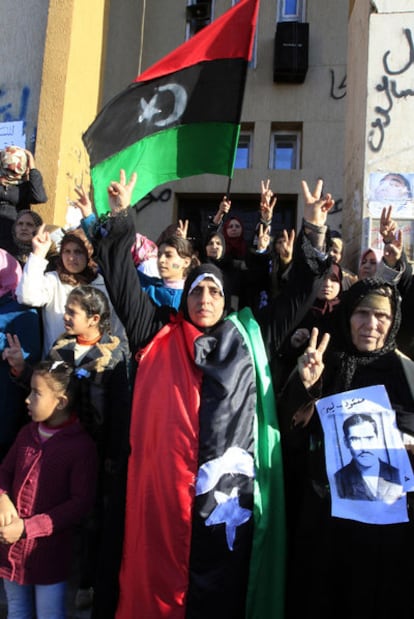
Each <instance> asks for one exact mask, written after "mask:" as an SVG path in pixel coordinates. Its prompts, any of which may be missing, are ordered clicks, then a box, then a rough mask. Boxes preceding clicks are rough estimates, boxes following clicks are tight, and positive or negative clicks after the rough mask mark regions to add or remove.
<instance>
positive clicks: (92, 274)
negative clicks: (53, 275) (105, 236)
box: [56, 228, 98, 286]
mask: <svg viewBox="0 0 414 619" xmlns="http://www.w3.org/2000/svg"><path fill="white" fill-rule="evenodd" d="M67 243H76V245H77V246H78V247H79V248H80V249H81V251H82V252H83V254H84V256H85V258H86V261H87V263H86V268H85V269H84V270H83V271H82V273H76V274H75V273H69V271H67V270H66V269H65V267H64V265H63V261H62V252H63V250H64V247H65V245H66V244H67ZM92 256H93V247H92V245H91V243H90V242H89V241H88V239H87V237H86V234H85V233H84V231H83V230H82V229H81V228H76V229H75V230H71V231H70V232H68V233H67V234H65V236H64V237H63V239H62V242H61V244H60V252H59V256H58V258H57V261H56V272H57V274H58V275H59V279H60V280H61V281H62V282H63V283H65V284H70V285H71V286H85V285H86V286H87V285H88V284H90V283H91V282H93V280H94V279H95V278H96V275H97V272H98V269H97V266H96V262H94V260H93V259H92Z"/></svg>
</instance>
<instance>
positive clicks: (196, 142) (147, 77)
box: [82, 0, 259, 214]
mask: <svg viewBox="0 0 414 619" xmlns="http://www.w3.org/2000/svg"><path fill="white" fill-rule="evenodd" d="M258 3H259V0H240V2H238V3H237V4H236V5H235V6H233V7H232V8H231V9H230V10H228V11H227V12H226V13H225V14H224V15H222V16H221V17H219V18H218V19H216V20H215V21H214V22H212V23H211V24H210V25H209V26H207V27H206V28H203V29H202V30H201V31H200V32H199V33H197V34H196V35H195V36H194V37H193V38H191V39H190V40H189V41H187V42H186V43H184V44H183V45H180V47H178V48H177V49H175V50H174V51H173V52H171V53H170V54H168V55H167V56H165V58H163V59H161V60H160V61H159V62H157V63H156V64H155V65H153V66H152V67H150V68H149V69H147V70H146V71H144V73H142V74H141V75H139V76H138V77H137V78H136V80H135V82H133V83H132V84H131V85H130V86H129V87H128V88H127V89H126V90H124V91H123V92H121V93H120V94H119V95H117V96H116V97H114V98H113V99H112V100H111V101H110V102H109V103H108V104H107V105H106V106H105V107H104V108H103V109H102V111H101V112H100V113H99V115H98V116H97V118H96V119H95V121H94V122H93V123H92V125H91V126H90V127H89V129H88V130H87V131H86V132H85V133H84V135H83V136H82V139H83V142H84V144H85V147H86V149H87V151H88V154H89V158H90V166H91V177H92V184H93V189H94V202H95V206H96V209H97V212H98V214H102V213H104V212H106V211H107V210H108V209H109V207H108V206H107V202H108V200H107V187H108V185H109V183H110V182H111V181H113V180H117V179H118V178H119V170H120V169H124V170H125V172H126V175H127V178H129V176H130V175H131V174H132V173H133V172H137V174H138V182H137V184H136V186H135V189H134V193H133V195H132V203H136V202H138V201H139V200H140V199H141V198H143V197H144V196H145V195H146V194H147V193H148V192H150V191H151V190H152V189H153V188H154V187H156V186H158V185H161V184H163V183H166V182H169V181H172V180H175V179H178V178H184V177H186V176H193V175H196V174H204V173H207V172H208V173H211V174H223V175H225V176H229V177H231V176H232V174H233V166H234V157H235V152H236V147H237V141H238V137H239V131H240V124H239V123H240V116H241V106H242V101H243V92H244V85H245V79H246V70H247V62H248V61H249V60H250V58H251V55H252V49H253V42H254V32H255V27H256V20H257V12H258Z"/></svg>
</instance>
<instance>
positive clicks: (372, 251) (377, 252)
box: [358, 247, 382, 274]
mask: <svg viewBox="0 0 414 619" xmlns="http://www.w3.org/2000/svg"><path fill="white" fill-rule="evenodd" d="M368 254H374V256H375V260H376V261H377V267H378V265H379V263H380V262H381V260H382V252H381V251H380V250H379V249H373V248H372V247H368V249H366V250H365V251H363V252H362V254H361V259H360V261H359V266H358V274H359V271H360V268H361V265H362V261H363V260H364V258H365V257H366V256H367V255H368Z"/></svg>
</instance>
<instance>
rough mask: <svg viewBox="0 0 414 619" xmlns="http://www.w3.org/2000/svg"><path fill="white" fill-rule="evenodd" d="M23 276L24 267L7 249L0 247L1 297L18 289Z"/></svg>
mask: <svg viewBox="0 0 414 619" xmlns="http://www.w3.org/2000/svg"><path fill="white" fill-rule="evenodd" d="M21 276H22V268H21V266H20V264H19V263H18V262H17V260H16V259H15V258H13V256H11V255H10V254H9V253H8V252H7V251H6V250H5V249H0V297H4V295H6V294H8V293H10V292H11V293H12V295H13V296H14V291H15V290H16V287H17V284H18V283H19V281H20V278H21Z"/></svg>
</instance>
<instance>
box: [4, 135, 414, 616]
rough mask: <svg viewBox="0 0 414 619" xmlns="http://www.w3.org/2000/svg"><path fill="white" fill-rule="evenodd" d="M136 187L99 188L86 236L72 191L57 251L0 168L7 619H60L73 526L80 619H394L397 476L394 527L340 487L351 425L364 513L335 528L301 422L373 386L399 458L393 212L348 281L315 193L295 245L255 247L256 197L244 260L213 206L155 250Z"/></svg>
mask: <svg viewBox="0 0 414 619" xmlns="http://www.w3.org/2000/svg"><path fill="white" fill-rule="evenodd" d="M136 182H137V177H136V175H133V176H132V177H131V178H130V179H126V178H125V174H124V172H123V171H122V170H121V172H120V178H119V180H114V181H113V182H111V184H110V185H109V187H108V204H109V208H110V212H109V216H105V217H101V218H98V217H96V216H95V215H94V213H93V208H92V204H91V202H90V200H89V198H88V195H87V193H86V191H85V190H84V189H83V188H77V189H76V192H77V200H76V202H75V204H76V206H77V207H78V208H79V211H80V213H81V215H82V222H81V225H80V227H79V228H76V229H71V230H67V231H66V232H65V233H64V235H63V237H62V238H61V239H60V243H59V244H57V243H55V242H53V241H52V236H51V231H50V230H49V229H48V227H47V226H45V225H44V223H43V222H42V219H41V217H40V216H39V215H38V214H37V213H36V212H35V211H34V210H32V208H31V205H32V204H37V203H40V202H44V201H45V200H46V195H45V192H44V189H43V186H42V180H41V175H40V173H39V172H38V171H37V170H36V168H35V165H34V160H33V157H32V155H31V154H30V153H28V152H27V151H23V150H21V149H17V148H15V147H13V148H8V149H5V151H1V152H0V248H1V249H0V295H1V296H0V342H1V346H0V352H1V353H2V355H1V356H2V360H1V362H0V363H1V365H0V381H1V390H2V402H3V404H2V413H1V417H0V459H1V462H0V576H1V577H2V578H3V582H4V587H5V592H6V597H7V602H8V613H9V614H8V616H9V617H19V618H25V617H32V616H33V613H34V612H35V613H36V616H37V617H38V618H39V619H43V618H46V617H53V618H54V619H58V618H60V617H65V616H66V615H65V613H66V610H65V601H66V582H67V579H68V575H69V573H70V570H71V565H72V563H71V555H70V551H71V547H72V541H71V540H72V535H73V532H74V530H75V527H77V529H76V531H77V532H78V538H79V539H78V542H79V548H80V551H79V552H80V570H79V571H80V582H79V583H78V584H79V591H78V604H79V606H82V605H85V606H86V605H88V604H93V609H92V614H93V616H94V617H95V618H96V619H105V618H108V619H109V618H114V617H116V618H117V619H133V618H135V617H145V619H147V618H153V619H157V618H159V617H171V618H172V617H174V618H180V617H182V618H184V617H187V618H188V619H192V618H194V619H195V618H206V619H207V618H208V619H211V617H213V616H214V617H216V618H217V619H219V618H221V617H222V618H223V619H224V618H226V619H241V618H242V617H249V618H255V619H256V618H257V619H263V618H264V617H275V618H280V619H282V618H284V617H286V618H287V619H290V618H296V617H302V616H304V615H305V614H311V615H312V616H318V617H332V616H335V617H344V618H345V617H346V618H347V619H349V618H355V619H356V618H358V617H364V619H370V618H374V617H375V618H378V617H384V618H385V617H389V616H390V615H391V614H395V615H396V616H398V617H402V618H403V619H404V618H408V617H413V616H414V608H413V603H412V602H411V600H410V597H411V596H410V595H409V594H407V593H408V592H409V590H410V589H409V585H410V582H411V572H410V569H409V567H410V566H409V558H410V551H411V549H412V548H413V541H414V539H413V531H412V513H411V505H410V490H414V486H413V488H411V487H409V483H408V481H407V480H408V479H409V478H410V475H408V474H407V475H406V477H407V480H406V481H405V482H404V480H403V479H401V483H398V484H395V487H396V488H397V491H394V493H393V501H392V503H393V504H394V503H397V504H398V510H394V507H395V506H394V505H392V506H391V507H390V503H389V502H388V503H387V502H385V501H383V500H382V498H381V497H380V490H379V489H380V487H381V483H382V482H381V480H380V481H378V479H377V480H376V481H375V480H374V481H373V477H372V476H373V473H372V471H371V469H370V466H371V465H368V464H367V465H365V467H364V464H360V463H361V462H362V463H363V462H364V454H365V453H366V452H367V451H369V450H368V448H366V447H365V448H363V447H362V446H361V443H362V442H363V441H364V440H365V441H366V440H367V438H366V437H364V436H362V435H357V436H356V437H355V436H352V440H351V439H350V438H349V436H348V432H350V431H349V429H348V425H350V424H351V423H353V424H354V425H355V426H356V425H357V423H360V424H362V426H363V425H364V422H365V426H367V423H368V422H367V416H366V413H367V411H364V413H363V414H362V413H361V414H360V415H359V417H358V419H353V420H352V421H350V422H349V424H348V425H347V424H345V425H344V428H345V429H344V433H345V434H346V436H345V438H344V439H338V444H340V443H341V441H342V442H343V443H344V445H346V446H347V447H348V449H349V451H350V453H351V454H352V456H353V458H354V459H355V462H357V463H359V468H358V471H357V472H358V475H359V478H358V484H359V486H358V488H359V489H361V488H364V490H366V492H365V494H364V497H368V498H364V499H361V496H362V494H363V493H361V492H360V493H359V498H358V499H355V502H356V505H354V506H353V511H352V514H353V515H352V517H339V516H338V515H337V514H336V512H335V505H336V503H335V502H336V501H337V500H338V496H337V491H336V489H335V488H334V485H333V481H332V477H330V476H329V472H328V471H327V468H328V462H327V459H326V458H327V456H326V453H327V452H328V450H327V449H326V447H327V445H326V441H328V435H325V434H324V428H323V424H322V423H321V419H320V417H319V415H318V409H317V406H318V402H319V401H320V399H321V398H324V397H326V396H333V395H338V394H341V397H342V399H343V400H344V401H348V400H347V397H348V396H347V393H349V392H351V391H352V393H354V392H355V393H356V394H357V396H358V394H359V395H361V393H362V390H363V389H364V388H366V387H372V386H378V385H380V386H383V388H384V389H385V390H386V394H387V397H388V398H389V401H390V408H391V410H392V411H394V413H393V415H394V417H393V419H394V425H395V431H396V432H397V433H398V436H399V439H398V440H400V442H401V449H402V450H403V451H404V454H406V453H407V454H408V457H410V455H411V452H412V451H414V450H413V447H412V445H413V444H414V438H412V437H414V388H413V387H412V385H413V381H414V363H413V362H412V361H411V358H410V357H411V356H412V354H413V352H414V348H413V330H412V328H411V324H410V312H411V305H412V303H413V299H414V288H413V281H412V272H411V266H410V264H409V262H408V261H407V259H406V257H405V254H404V250H403V240H402V235H401V233H400V232H399V231H398V229H397V225H396V223H395V221H394V220H393V219H392V209H391V208H387V209H384V211H383V213H382V216H381V221H380V228H381V234H382V237H383V241H384V251H383V252H382V254H381V255H378V252H377V251H376V250H374V249H372V248H367V249H366V250H365V251H364V252H362V256H361V264H360V268H359V272H358V274H356V275H354V274H352V273H351V272H349V271H347V270H346V269H345V268H342V266H341V261H342V253H343V244H342V239H341V238H340V235H338V234H337V233H334V232H332V231H330V230H329V228H328V226H327V218H328V215H329V211H330V210H331V208H332V206H333V204H334V202H333V200H332V197H331V195H330V194H326V195H322V182H321V181H318V182H317V184H316V186H315V189H314V191H311V190H310V189H309V187H308V185H307V183H306V182H303V183H302V191H303V200H304V218H303V222H302V225H301V227H300V230H298V231H297V233H296V234H295V232H294V231H286V230H276V229H274V225H272V224H273V221H272V218H273V211H274V208H275V207H276V202H277V198H276V195H275V194H274V193H273V191H272V189H271V187H270V183H269V181H263V182H262V185H261V191H260V203H259V208H258V221H257V226H256V229H255V233H254V238H253V239H251V240H249V239H246V238H245V236H244V231H243V221H242V219H241V218H239V217H236V216H235V215H234V214H232V204H231V201H230V200H229V199H228V197H227V196H224V197H223V200H222V202H221V203H220V205H219V207H218V210H217V213H216V214H214V215H213V217H212V218H211V220H210V221H209V224H208V226H207V228H206V230H201V231H200V233H199V238H198V239H196V240H195V239H194V238H192V239H191V240H190V239H189V238H187V237H189V228H190V229H191V227H192V222H191V221H190V222H188V221H180V222H179V223H178V225H174V226H173V227H172V228H170V229H169V230H167V231H165V232H164V233H163V234H161V236H160V238H159V240H158V241H157V243H154V242H153V241H152V240H150V239H148V238H146V237H145V236H143V234H142V231H141V230H139V228H138V218H137V216H136V211H135V209H134V208H131V204H130V198H131V194H132V190H133V188H134V185H135V183H136ZM138 182H139V178H138ZM397 346H398V347H397ZM400 350H402V351H403V352H404V353H405V354H402V353H401V352H400ZM349 397H350V396H349ZM357 399H358V397H354V398H353V402H354V401H356V400H357ZM359 400H360V401H362V400H361V397H359ZM369 412H370V413H372V414H373V411H369ZM364 415H365V417H364ZM376 415H377V416H376V422H374V425H375V434H376V435H377V434H378V428H377V426H378V425H379V423H378V421H379V420H380V416H379V413H376ZM372 427H374V426H370V424H369V423H368V428H369V429H371V432H372ZM372 438H373V437H372V436H371V439H372ZM329 440H331V435H329ZM356 445H357V446H356ZM358 449H359V451H360V453H358ZM408 463H409V461H408ZM394 464H395V462H394V461H393V460H392V457H391V456H388V462H387V465H388V468H392V465H394ZM394 469H395V467H394ZM405 471H406V472H407V471H408V469H405ZM410 471H411V469H410ZM377 475H378V476H379V473H378V471H377ZM355 483H356V482H355ZM394 490H395V489H394ZM342 500H343V501H345V503H346V501H352V499H346V498H345V499H342ZM368 500H369V501H370V502H372V503H373V504H374V506H375V510H371V511H370V510H367V508H366V502H367V501H368ZM387 510H388V511H387ZM390 510H391V511H392V510H394V511H392V513H393V514H394V513H398V516H394V517H390V516H389V511H390ZM367 514H368V516H367ZM370 514H371V515H370ZM384 514H385V515H384ZM387 514H388V516H387V518H388V520H386V521H384V518H385V517H386V515H387Z"/></svg>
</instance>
